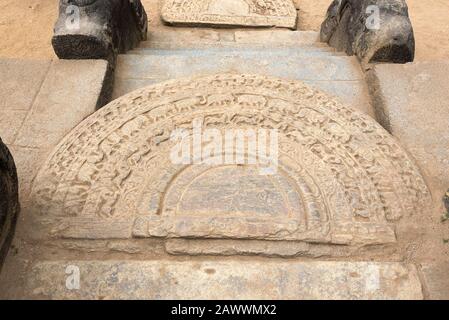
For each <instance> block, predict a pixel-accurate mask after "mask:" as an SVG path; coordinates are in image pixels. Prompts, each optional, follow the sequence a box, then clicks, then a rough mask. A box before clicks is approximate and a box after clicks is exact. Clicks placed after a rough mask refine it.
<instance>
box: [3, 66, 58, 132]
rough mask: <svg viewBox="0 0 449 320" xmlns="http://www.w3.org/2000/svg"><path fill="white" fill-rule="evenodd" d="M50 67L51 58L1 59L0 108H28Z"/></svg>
mask: <svg viewBox="0 0 449 320" xmlns="http://www.w3.org/2000/svg"><path fill="white" fill-rule="evenodd" d="M49 67H50V61H49V60H20V59H0V97H1V99H0V110H3V111H4V110H28V109H29V108H30V107H31V105H32V104H33V101H34V99H35V97H36V94H37V93H38V92H39V90H40V87H41V85H42V82H43V81H44V78H45V75H46V74H47V72H48V69H49ZM0 133H1V132H0Z"/></svg>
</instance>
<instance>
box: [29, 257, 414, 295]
mask: <svg viewBox="0 0 449 320" xmlns="http://www.w3.org/2000/svg"><path fill="white" fill-rule="evenodd" d="M69 265H70V266H72V268H73V267H77V268H79V269H78V270H79V271H80V287H79V290H69V289H67V287H66V279H67V275H66V273H65V271H66V268H67V266H69ZM30 274H32V275H33V276H32V277H31V276H30V277H29V278H28V284H27V288H26V290H25V293H24V296H26V297H27V298H31V299H36V298H46V299H151V300H153V299H195V300H196V299H218V300H221V299H262V300H271V299H274V300H276V299H299V300H302V299H422V298H423V296H422V292H421V284H420V282H419V279H418V275H417V272H416V269H415V268H414V267H413V266H411V265H404V264H400V263H375V262H274V261H265V262H254V261H246V262H244V261H219V262H215V261H198V262H191V261H182V262H177V261H163V260H156V261H127V262H119V261H104V262H103V261H66V262H58V261H56V262H40V263H36V264H35V265H34V267H33V268H32V270H31V271H30Z"/></svg>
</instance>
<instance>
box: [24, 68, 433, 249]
mask: <svg viewBox="0 0 449 320" xmlns="http://www.w3.org/2000/svg"><path fill="white" fill-rule="evenodd" d="M198 123H200V124H201V126H202V128H203V129H206V128H207V129H214V130H215V132H218V133H224V132H226V130H235V129H240V130H249V129H252V130H258V129H261V128H263V129H268V130H275V131H276V132H278V144H277V145H278V155H279V156H278V163H279V165H278V167H277V170H276V171H275V172H273V173H272V174H271V175H261V174H260V167H259V166H258V165H257V164H236V165H234V164H232V163H231V164H221V163H214V164H204V163H200V164H198V163H195V161H193V163H192V162H189V161H187V162H186V163H184V164H175V163H173V161H172V158H171V152H172V151H173V148H174V147H175V146H176V141H173V139H171V137H172V134H173V132H174V130H175V129H181V128H182V129H185V130H191V129H192V128H194V127H195V124H198ZM189 132H190V131H189ZM189 150H190V148H189ZM245 150H246V149H245ZM245 152H246V151H245ZM236 153H237V151H236ZM247 153H248V154H249V153H251V151H250V150H249V149H248V151H247ZM32 201H33V202H34V204H35V206H36V208H38V210H37V212H38V213H39V214H38V215H37V219H38V222H40V223H42V225H49V226H50V228H51V230H50V232H51V234H52V235H54V236H56V237H70V238H92V239H101V238H125V239H126V238H132V237H159V238H196V239H204V238H217V239H220V238H224V239H265V240H286V241H290V240H291V241H306V242H314V243H327V244H331V243H334V244H346V245H352V244H360V243H364V244H365V243H370V244H378V243H389V242H394V241H395V232H394V222H395V221H397V220H398V219H400V218H401V217H407V216H409V215H410V214H420V213H421V212H422V211H423V210H424V208H426V207H427V206H428V201H429V192H428V190H427V187H426V185H425V182H424V180H423V178H422V177H421V175H420V174H419V172H418V170H417V168H416V167H415V165H414V164H413V162H412V161H411V159H410V158H409V157H408V156H407V154H406V153H405V152H404V151H403V150H402V149H401V147H400V146H399V145H398V144H397V143H396V141H395V140H394V139H393V138H392V137H391V136H390V135H389V134H388V132H386V131H385V130H384V129H383V128H382V127H381V126H380V125H378V124H377V123H376V122H375V121H374V120H373V119H371V118H370V117H368V116H366V115H364V114H361V113H359V112H357V111H355V110H353V109H351V108H349V107H346V106H344V105H342V104H340V103H339V102H338V101H336V100H335V99H333V98H332V97H329V96H328V95H326V94H324V93H322V92H319V91H316V90H314V89H311V88H310V87H309V86H307V85H305V84H303V83H302V82H299V81H286V80H280V79H276V78H270V77H263V76H253V75H234V74H220V75H216V76H209V77H204V78H192V79H182V80H174V81H169V82H164V83H161V84H158V85H154V86H150V87H147V88H144V89H140V90H137V91H135V92H133V93H130V94H128V95H126V96H123V97H121V98H119V99H117V100H115V101H113V102H112V103H110V104H109V105H107V106H106V107H104V108H102V109H101V110H99V111H97V112H96V113H94V114H93V115H92V116H90V117H89V118H87V119H86V120H85V121H84V122H83V123H81V124H80V125H79V126H78V127H77V128H76V129H75V130H73V132H72V133H70V134H69V135H68V136H67V137H66V138H65V139H64V140H63V141H62V142H61V144H60V145H59V146H58V147H57V148H56V150H55V151H54V153H53V155H52V156H51V157H50V159H49V160H48V161H47V162H46V164H45V165H44V167H43V168H42V169H41V171H40V173H39V174H38V176H37V178H36V180H35V184H34V189H33V193H32Z"/></svg>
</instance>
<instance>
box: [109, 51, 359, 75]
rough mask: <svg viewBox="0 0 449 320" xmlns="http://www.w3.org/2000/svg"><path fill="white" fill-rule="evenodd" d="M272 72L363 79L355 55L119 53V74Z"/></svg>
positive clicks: (117, 72)
mask: <svg viewBox="0 0 449 320" xmlns="http://www.w3.org/2000/svg"><path fill="white" fill-rule="evenodd" d="M233 71H235V72H239V73H252V74H269V75H273V76H277V77H282V78H288V79H298V80H316V81H326V80H327V81H354V80H363V74H362V72H361V69H360V65H359V64H358V62H357V60H356V59H355V58H354V57H347V56H326V55H324V56H323V55H321V54H319V53H316V52H315V53H313V52H312V53H311V54H310V55H307V54H306V55H305V53H304V52H298V53H288V52H283V53H282V54H279V53H269V52H267V53H260V52H259V53H256V54H254V53H251V52H241V53H237V52H236V53H229V54H227V53H225V52H215V53H205V52H203V53H198V54H197V53H196V52H194V54H179V55H177V54H172V55H169V56H162V55H150V54H149V55H136V54H126V55H119V56H118V59H117V69H116V76H117V78H121V79H126V78H133V79H173V78H179V77H184V76H192V75H205V74H214V73H225V72H233Z"/></svg>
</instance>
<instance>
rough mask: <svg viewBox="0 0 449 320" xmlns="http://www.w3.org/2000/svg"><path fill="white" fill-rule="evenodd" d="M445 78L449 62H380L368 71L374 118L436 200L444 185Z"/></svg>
mask: <svg viewBox="0 0 449 320" xmlns="http://www.w3.org/2000/svg"><path fill="white" fill-rule="evenodd" d="M448 74H449V62H419V63H413V64H406V65H398V64H394V65H393V64H384V65H376V66H375V67H374V69H373V70H371V71H370V72H368V80H369V82H370V91H371V93H372V96H373V101H374V106H375V109H376V114H377V117H378V120H379V121H380V122H381V124H382V125H383V126H384V127H385V128H387V130H389V131H390V132H391V133H392V134H393V135H394V136H395V137H397V138H398V139H399V140H400V141H401V144H402V145H403V146H404V147H406V148H407V149H408V150H409V151H410V153H411V154H412V155H413V156H414V158H415V159H416V161H417V162H418V165H419V166H420V168H421V170H423V173H424V174H425V176H426V177H427V182H428V183H429V184H430V187H431V188H432V189H433V190H432V192H433V194H434V196H435V198H436V199H441V198H442V196H443V194H444V192H445V191H446V190H447V189H448V187H449V170H448V168H449V148H448V141H449V124H448V119H449V81H447V79H448V78H447V76H448ZM440 202H441V201H440Z"/></svg>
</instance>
